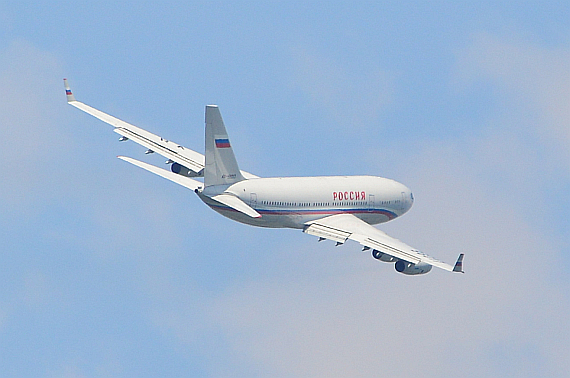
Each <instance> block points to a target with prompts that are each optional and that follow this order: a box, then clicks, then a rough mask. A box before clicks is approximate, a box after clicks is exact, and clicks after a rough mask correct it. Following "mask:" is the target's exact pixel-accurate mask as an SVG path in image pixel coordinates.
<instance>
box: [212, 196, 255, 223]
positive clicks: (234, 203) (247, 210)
mask: <svg viewBox="0 0 570 378" xmlns="http://www.w3.org/2000/svg"><path fill="white" fill-rule="evenodd" d="M210 198H212V199H213V200H214V201H218V202H220V203H223V204H224V205H226V206H229V207H231V208H232V209H234V210H237V211H239V212H240V213H244V214H245V215H248V216H250V217H252V218H261V214H259V213H258V212H257V211H255V209H253V208H251V207H249V206H248V205H247V204H246V203H245V202H243V201H242V200H240V199H239V198H237V197H236V196H233V195H231V194H218V195H217V196H213V197H210Z"/></svg>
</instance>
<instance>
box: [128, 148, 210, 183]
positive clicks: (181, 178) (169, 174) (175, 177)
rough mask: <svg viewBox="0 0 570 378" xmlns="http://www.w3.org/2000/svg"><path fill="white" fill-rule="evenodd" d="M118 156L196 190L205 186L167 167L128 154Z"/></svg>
mask: <svg viewBox="0 0 570 378" xmlns="http://www.w3.org/2000/svg"><path fill="white" fill-rule="evenodd" d="M117 157H118V158H119V159H121V160H124V161H126V162H128V163H131V164H134V165H136V166H137V167H140V168H142V169H145V170H147V171H149V172H152V173H154V174H156V175H159V176H161V177H164V178H165V179H167V180H170V181H173V182H175V183H177V184H179V185H182V186H184V187H186V188H188V189H191V190H196V189H198V188H199V187H202V186H203V184H202V183H201V182H200V181H196V180H193V179H191V178H189V177H185V176H181V175H178V174H176V173H173V172H170V171H167V170H166V169H162V168H158V167H155V166H154V165H150V164H147V163H144V162H142V161H139V160H136V159H133V158H130V157H126V156H117Z"/></svg>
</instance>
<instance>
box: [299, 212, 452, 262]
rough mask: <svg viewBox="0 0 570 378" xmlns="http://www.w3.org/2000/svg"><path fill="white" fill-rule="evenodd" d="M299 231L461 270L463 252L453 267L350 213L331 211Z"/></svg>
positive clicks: (413, 260)
mask: <svg viewBox="0 0 570 378" xmlns="http://www.w3.org/2000/svg"><path fill="white" fill-rule="evenodd" d="M303 232H305V233H307V234H310V235H315V236H318V237H319V238H321V240H322V239H330V240H334V241H336V242H337V244H342V243H344V242H345V241H346V240H347V239H350V240H354V241H357V242H359V243H360V244H362V245H363V246H364V247H365V249H373V250H376V251H380V252H382V253H384V254H387V255H390V256H393V257H395V258H396V259H398V260H404V261H406V262H408V263H411V264H414V265H421V264H428V265H432V266H436V267H438V268H442V269H445V270H447V271H456V272H459V271H462V261H463V254H461V255H460V256H459V259H458V263H456V265H455V267H453V266H451V265H449V264H446V263H444V262H442V261H439V260H437V259H434V258H433V257H430V256H428V255H426V254H425V253H422V252H420V251H418V250H417V249H415V248H412V247H410V246H409V245H407V244H405V243H403V242H401V241H400V240H398V239H395V238H393V237H391V236H388V235H387V234H386V233H384V232H382V231H380V230H379V229H377V228H375V227H372V226H371V225H369V224H368V223H366V222H364V221H362V220H360V219H359V218H357V217H355V216H354V215H352V214H337V215H331V216H328V217H325V218H321V219H317V220H314V221H311V222H307V223H306V224H305V228H304V230H303ZM427 271H429V269H428V270H427ZM427 271H425V272H426V273H427Z"/></svg>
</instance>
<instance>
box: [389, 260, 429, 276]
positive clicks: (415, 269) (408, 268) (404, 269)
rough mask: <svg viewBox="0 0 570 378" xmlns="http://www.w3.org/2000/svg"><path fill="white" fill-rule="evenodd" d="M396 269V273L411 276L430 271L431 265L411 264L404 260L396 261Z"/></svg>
mask: <svg viewBox="0 0 570 378" xmlns="http://www.w3.org/2000/svg"><path fill="white" fill-rule="evenodd" d="M394 266H395V267H396V271H397V272H400V273H403V274H407V275H408V276H413V275H416V274H425V273H427V272H429V271H430V270H431V265H430V264H426V263H422V262H421V263H418V264H412V263H411V262H407V261H404V260H398V261H396V264H395V265H394Z"/></svg>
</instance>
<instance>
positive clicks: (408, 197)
mask: <svg viewBox="0 0 570 378" xmlns="http://www.w3.org/2000/svg"><path fill="white" fill-rule="evenodd" d="M402 196H403V197H404V198H403V200H404V212H406V211H408V210H410V208H411V207H412V205H413V204H414V194H413V193H412V191H411V190H410V188H408V187H407V186H405V185H402Z"/></svg>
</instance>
